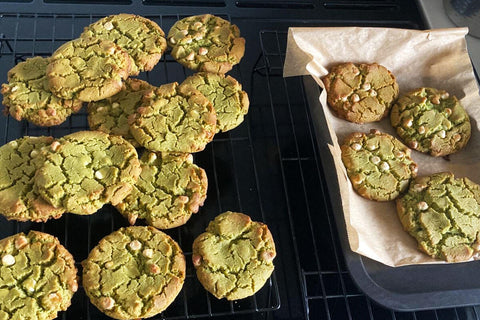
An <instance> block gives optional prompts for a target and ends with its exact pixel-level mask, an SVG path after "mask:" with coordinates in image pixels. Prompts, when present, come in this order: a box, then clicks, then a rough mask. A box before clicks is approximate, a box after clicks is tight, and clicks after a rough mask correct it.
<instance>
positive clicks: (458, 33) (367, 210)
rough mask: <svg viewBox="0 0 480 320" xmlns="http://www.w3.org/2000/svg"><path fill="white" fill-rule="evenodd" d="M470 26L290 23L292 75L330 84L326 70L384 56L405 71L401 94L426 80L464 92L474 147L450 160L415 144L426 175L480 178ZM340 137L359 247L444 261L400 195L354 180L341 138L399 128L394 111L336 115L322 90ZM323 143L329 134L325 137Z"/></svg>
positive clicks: (398, 260) (371, 253)
mask: <svg viewBox="0 0 480 320" xmlns="http://www.w3.org/2000/svg"><path fill="white" fill-rule="evenodd" d="M467 32H468V29H467V28H453V29H438V30H426V31H418V30H406V29H394V28H361V27H345V28H290V29H289V32H288V46H287V53H286V60H285V65H284V76H285V77H288V76H298V75H311V76H312V77H313V78H314V79H315V80H316V82H317V83H318V84H319V85H320V86H321V87H323V83H322V81H321V78H322V77H323V76H324V75H326V74H327V73H328V71H327V70H328V69H329V68H330V67H331V66H332V65H335V64H338V63H341V62H354V63H372V62H377V63H379V64H381V65H383V66H385V67H386V68H387V69H389V70H390V71H391V72H392V73H393V74H394V75H395V77H396V78H397V82H398V84H399V87H400V94H402V93H405V92H407V91H409V90H411V89H414V88H418V87H435V88H438V89H444V90H447V91H448V92H449V93H450V94H453V95H455V96H457V98H458V99H460V102H461V103H462V105H463V107H464V108H465V109H466V111H467V113H468V114H469V116H470V119H471V124H472V136H471V138H470V141H469V143H468V144H467V147H466V148H465V149H463V150H461V151H460V152H458V153H457V154H454V155H451V156H450V157H449V158H450V160H449V161H447V160H445V159H444V158H435V157H431V156H429V155H425V154H422V153H420V152H416V151H412V157H413V158H414V160H415V161H416V162H417V164H418V165H419V173H418V174H419V175H427V174H430V173H434V172H442V171H451V172H453V173H454V174H455V177H457V178H459V177H465V176H466V177H468V178H470V179H471V180H473V181H474V182H476V183H480V134H479V129H480V128H479V123H480V96H479V93H478V87H477V82H476V79H475V76H474V73H473V68H472V64H471V62H470V59H469V56H468V52H467V47H466V46H467V45H466V41H465V35H466V34H467ZM319 99H320V102H321V105H322V107H323V112H324V114H325V117H326V119H327V126H328V130H329V132H330V135H331V137H332V141H333V145H329V148H330V151H331V153H332V156H333V159H334V162H335V166H336V170H337V177H338V182H339V185H340V192H341V199H342V206H343V212H344V216H345V223H346V226H347V233H348V238H349V239H348V240H349V243H350V247H351V249H352V250H353V251H354V252H357V253H359V254H362V255H364V256H366V257H369V258H371V259H374V260H376V261H379V262H382V263H384V264H386V265H389V266H401V265H407V264H417V263H438V262H439V261H437V260H434V259H432V258H430V257H429V256H427V255H426V254H424V253H422V252H420V251H419V250H417V243H416V241H415V239H414V238H412V237H411V236H410V235H408V234H407V233H406V232H405V231H404V230H403V228H402V225H401V224H400V221H399V220H398V217H397V214H396V210H395V202H394V201H390V202H375V201H371V200H367V199H364V198H362V197H360V196H359V195H357V194H356V193H355V191H354V190H353V189H352V186H351V184H350V181H349V180H348V177H347V173H346V171H345V167H344V166H343V163H342V160H341V151H340V147H339V144H341V143H342V141H343V139H344V138H345V137H346V136H347V135H348V134H349V133H351V132H355V131H359V132H368V131H369V130H370V129H371V128H376V129H378V130H380V131H382V132H387V133H390V134H392V135H394V136H397V135H396V134H395V131H394V129H393V128H392V127H391V125H390V119H389V117H387V118H386V119H384V120H382V121H380V122H373V123H368V124H363V125H358V124H353V123H350V122H347V121H345V120H342V119H339V118H337V117H335V116H334V115H333V113H332V112H331V111H330V109H329V108H328V106H327V102H326V93H325V91H322V94H321V95H320V97H319ZM320 143H321V142H320Z"/></svg>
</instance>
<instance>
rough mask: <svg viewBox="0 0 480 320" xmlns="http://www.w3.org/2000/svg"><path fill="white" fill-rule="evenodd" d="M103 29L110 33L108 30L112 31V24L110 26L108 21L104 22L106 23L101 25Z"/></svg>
mask: <svg viewBox="0 0 480 320" xmlns="http://www.w3.org/2000/svg"><path fill="white" fill-rule="evenodd" d="M103 27H104V28H105V29H106V30H108V31H110V30H112V29H113V24H112V23H111V22H110V21H108V22H106V23H105V24H104V25H103Z"/></svg>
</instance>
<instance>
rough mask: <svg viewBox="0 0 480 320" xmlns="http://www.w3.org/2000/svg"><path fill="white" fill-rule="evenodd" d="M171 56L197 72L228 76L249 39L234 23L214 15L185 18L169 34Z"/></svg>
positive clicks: (242, 53) (243, 51)
mask: <svg viewBox="0 0 480 320" xmlns="http://www.w3.org/2000/svg"><path fill="white" fill-rule="evenodd" d="M167 42H168V45H169V46H170V47H172V52H171V55H172V57H173V58H175V60H177V61H178V62H179V63H180V64H182V65H183V66H185V67H187V68H189V69H192V70H197V71H207V72H213V73H226V72H228V71H230V70H231V69H232V67H233V66H234V65H236V64H238V63H239V62H240V60H241V59H242V57H243V55H244V53H245V39H244V38H242V37H240V30H239V29H238V27H237V26H236V25H234V24H230V22H228V21H226V20H224V19H222V18H220V17H216V16H214V15H211V14H204V15H198V16H191V17H187V18H184V19H181V20H179V21H177V22H175V24H174V25H173V26H172V28H171V29H170V31H169V32H168V36H167Z"/></svg>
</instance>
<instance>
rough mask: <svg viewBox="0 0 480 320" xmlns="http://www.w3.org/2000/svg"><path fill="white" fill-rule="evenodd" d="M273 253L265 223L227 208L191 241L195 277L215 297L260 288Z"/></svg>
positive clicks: (239, 295)
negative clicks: (195, 271)
mask: <svg viewBox="0 0 480 320" xmlns="http://www.w3.org/2000/svg"><path fill="white" fill-rule="evenodd" d="M275 256H276V251H275V244H274V242H273V238H272V234H271V233H270V231H269V230H268V228H267V226H266V225H265V224H263V223H260V222H255V221H252V220H251V219H250V217H249V216H247V215H245V214H243V213H237V212H231V211H227V212H224V213H222V214H220V215H218V216H217V217H216V218H215V220H213V221H211V222H210V224H209V225H208V227H207V229H206V232H204V233H202V234H201V235H199V236H198V237H197V238H196V239H195V241H194V242H193V254H192V261H193V265H194V266H195V268H196V270H197V277H198V280H199V281H200V282H201V283H202V285H203V286H204V287H205V289H206V290H208V291H209V292H210V293H212V294H213V295H214V296H215V297H217V298H218V299H221V298H226V299H227V300H237V299H243V298H246V297H248V296H251V295H253V294H255V292H257V291H258V290H260V289H261V288H262V287H263V285H264V284H265V282H266V281H267V279H268V278H269V277H270V275H271V274H272V272H273V269H274V265H273V259H274V258H275Z"/></svg>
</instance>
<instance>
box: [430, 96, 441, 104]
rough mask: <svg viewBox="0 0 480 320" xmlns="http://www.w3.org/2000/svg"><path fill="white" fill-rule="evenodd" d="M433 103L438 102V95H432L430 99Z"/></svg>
mask: <svg viewBox="0 0 480 320" xmlns="http://www.w3.org/2000/svg"><path fill="white" fill-rule="evenodd" d="M431 101H432V103H433V104H440V97H439V96H433V97H432V99H431Z"/></svg>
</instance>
